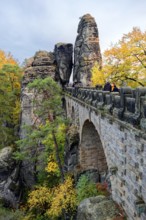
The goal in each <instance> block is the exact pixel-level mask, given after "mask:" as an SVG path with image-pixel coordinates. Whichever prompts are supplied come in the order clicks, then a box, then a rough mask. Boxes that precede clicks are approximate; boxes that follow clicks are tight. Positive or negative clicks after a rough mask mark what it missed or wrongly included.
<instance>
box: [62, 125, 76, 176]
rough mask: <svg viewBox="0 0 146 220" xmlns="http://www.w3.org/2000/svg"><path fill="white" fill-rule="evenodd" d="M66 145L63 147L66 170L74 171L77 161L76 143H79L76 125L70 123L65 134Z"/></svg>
mask: <svg viewBox="0 0 146 220" xmlns="http://www.w3.org/2000/svg"><path fill="white" fill-rule="evenodd" d="M67 140H68V141H67V145H66V148H65V157H64V158H65V160H64V162H65V164H64V168H65V170H66V171H72V172H73V171H74V170H75V168H76V165H77V163H78V145H79V132H78V129H77V127H76V126H74V125H73V124H72V126H70V128H69V131H68V134H67Z"/></svg>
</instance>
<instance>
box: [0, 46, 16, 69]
mask: <svg viewBox="0 0 146 220" xmlns="http://www.w3.org/2000/svg"><path fill="white" fill-rule="evenodd" d="M5 64H11V65H18V64H17V62H16V60H15V59H14V58H13V56H12V55H11V54H10V53H8V54H7V53H5V52H4V51H2V50H0V68H2V67H3V65H5Z"/></svg>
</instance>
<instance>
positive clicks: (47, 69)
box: [22, 51, 56, 88]
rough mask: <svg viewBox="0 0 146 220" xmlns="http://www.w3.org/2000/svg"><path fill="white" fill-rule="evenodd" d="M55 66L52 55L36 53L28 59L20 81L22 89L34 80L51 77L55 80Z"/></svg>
mask: <svg viewBox="0 0 146 220" xmlns="http://www.w3.org/2000/svg"><path fill="white" fill-rule="evenodd" d="M55 74H56V65H55V57H54V53H52V52H47V51H38V52H36V54H35V56H34V57H33V58H30V59H28V62H26V68H25V71H24V76H23V80H22V88H24V87H25V86H26V85H27V84H28V83H29V82H32V81H33V80H34V79H36V78H45V77H47V76H51V77H52V78H54V79H55Z"/></svg>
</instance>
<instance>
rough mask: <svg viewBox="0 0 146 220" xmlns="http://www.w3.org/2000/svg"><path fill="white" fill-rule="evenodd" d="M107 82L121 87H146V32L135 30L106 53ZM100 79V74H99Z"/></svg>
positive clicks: (104, 62) (104, 68)
mask: <svg viewBox="0 0 146 220" xmlns="http://www.w3.org/2000/svg"><path fill="white" fill-rule="evenodd" d="M100 73H103V74H104V78H105V79H106V80H107V81H111V82H115V83H116V84H117V85H119V86H123V85H126V86H131V87H137V86H145V85H146V31H145V32H142V31H141V30H140V29H139V28H136V27H135V28H133V30H132V31H131V32H129V33H128V34H124V35H123V37H122V39H121V40H119V42H118V43H116V44H115V45H113V46H112V47H111V48H110V49H108V50H106V51H105V52H104V56H103V68H102V70H101V72H100ZM97 78H98V74H97Z"/></svg>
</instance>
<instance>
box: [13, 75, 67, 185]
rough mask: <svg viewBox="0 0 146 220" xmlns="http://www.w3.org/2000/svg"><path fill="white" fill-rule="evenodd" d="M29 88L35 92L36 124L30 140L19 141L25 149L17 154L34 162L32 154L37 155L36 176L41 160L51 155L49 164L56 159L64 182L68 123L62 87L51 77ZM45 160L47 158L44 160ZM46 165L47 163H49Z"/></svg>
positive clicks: (33, 83) (28, 133)
mask: <svg viewBox="0 0 146 220" xmlns="http://www.w3.org/2000/svg"><path fill="white" fill-rule="evenodd" d="M28 88H29V89H30V90H33V93H34V109H35V110H34V114H35V123H34V124H33V125H32V126H30V127H27V132H26V137H25V138H24V139H22V140H20V141H19V142H18V144H19V146H20V148H21V150H20V152H17V153H16V154H15V155H16V156H17V157H18V158H19V159H20V158H21V159H24V158H27V157H28V158H27V159H30V154H28V152H31V153H32V152H33V156H32V155H31V156H32V159H33V161H34V164H35V172H36V173H37V172H38V170H39V169H40V168H39V166H38V164H40V163H39V161H40V159H39V158H40V157H43V156H44V152H45V156H47V157H49V155H51V158H52V161H49V162H54V159H55V161H56V163H57V165H58V169H59V173H60V176H61V179H62V182H63V181H64V173H63V168H62V163H63V152H64V145H65V131H66V126H65V123H66V121H65V117H64V116H63V115H64V112H63V108H62V101H61V88H60V86H59V85H58V84H57V83H56V82H55V81H54V80H53V79H52V78H51V77H47V78H45V79H36V80H34V81H33V82H32V83H30V84H29V85H28ZM40 148H42V150H40ZM47 157H46V159H47ZM41 160H44V159H42V158H41ZM44 164H45V165H46V164H47V160H46V161H45V163H44ZM41 168H42V167H41ZM53 175H54V174H53ZM57 175H58V174H57Z"/></svg>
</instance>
